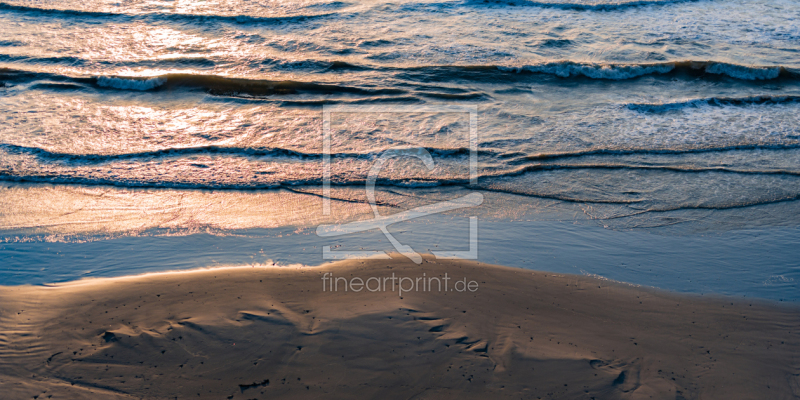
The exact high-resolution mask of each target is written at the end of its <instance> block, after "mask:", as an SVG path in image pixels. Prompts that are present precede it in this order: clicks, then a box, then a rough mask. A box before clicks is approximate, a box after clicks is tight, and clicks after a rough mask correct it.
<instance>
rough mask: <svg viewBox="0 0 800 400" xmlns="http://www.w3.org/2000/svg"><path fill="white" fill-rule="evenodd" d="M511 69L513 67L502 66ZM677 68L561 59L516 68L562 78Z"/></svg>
mask: <svg viewBox="0 0 800 400" xmlns="http://www.w3.org/2000/svg"><path fill="white" fill-rule="evenodd" d="M501 69H504V70H511V69H512V68H501ZM673 69H675V65H674V64H670V63H665V64H652V65H614V64H580V63H575V62H571V61H560V62H552V63H544V64H538V65H526V66H523V67H518V68H516V70H517V71H523V70H524V71H530V72H541V73H546V74H553V75H556V76H560V77H562V78H568V77H570V76H581V75H582V76H585V77H588V78H592V79H612V80H622V79H631V78H635V77H638V76H643V75H650V74H655V73H658V74H664V73H667V72H670V71H672V70H673Z"/></svg>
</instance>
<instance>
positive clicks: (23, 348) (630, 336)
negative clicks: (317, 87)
mask: <svg viewBox="0 0 800 400" xmlns="http://www.w3.org/2000/svg"><path fill="white" fill-rule="evenodd" d="M326 273H328V274H329V275H327V276H330V274H331V273H332V274H333V276H334V277H341V278H346V279H352V278H355V277H360V278H362V279H363V280H364V281H366V280H367V279H368V278H369V277H378V278H381V279H383V278H388V277H391V276H392V274H394V275H395V277H411V278H416V277H422V276H423V274H425V275H424V276H425V277H426V278H430V277H439V278H440V279H441V278H442V277H443V276H444V274H445V273H447V274H448V276H449V277H450V278H451V279H450V280H449V281H448V283H449V285H450V286H448V288H449V289H451V290H450V291H448V292H442V291H439V290H436V289H438V288H437V286H438V285H437V284H436V283H435V281H430V282H432V283H433V289H434V290H428V291H410V292H407V293H404V294H403V295H402V296H400V295H399V294H398V291H397V290H395V291H392V290H389V289H390V286H389V285H391V283H389V285H387V287H386V288H387V290H386V291H375V292H371V291H369V290H367V289H362V290H361V291H360V292H352V291H344V290H343V287H344V286H343V284H342V283H341V281H340V285H341V286H339V288H338V291H331V290H330V289H331V287H330V282H331V281H330V280H327V281H326V283H327V286H326V288H325V289H326V290H324V291H323V279H322V278H323V276H325V274H326ZM463 278H467V281H468V282H471V281H474V282H475V284H474V285H477V289H476V290H475V291H474V292H473V291H470V290H464V291H461V292H458V291H453V289H454V287H453V286H452V285H454V284H455V282H456V281H458V280H461V279H463ZM350 282H353V281H350ZM375 282H376V281H374V280H373V281H372V283H373V284H372V286H371V288H372V289H374V288H375V287H376V286H375V285H374V283H375ZM384 282H391V281H390V280H389V281H386V280H384ZM474 285H473V286H471V288H473V289H475V288H476V287H475V286H474ZM357 287H358V286H357ZM395 289H396V288H395ZM462 289H463V288H462ZM0 391H1V393H3V395H2V396H0V397H2V398H4V399H31V398H38V399H43V398H53V399H57V398H62V399H63V398H69V399H76V398H87V399H94V398H96V399H114V398H119V399H129V398H131V399H139V398H147V399H174V398H178V399H184V398H201V399H226V398H227V399H254V398H255V399H267V398H392V399H393V398H403V399H409V398H414V399H423V398H533V399H536V398H542V399H547V398H554V399H555V398H558V399H562V398H567V399H591V398H595V399H615V398H620V399H650V398H653V399H734V398H735V399H765V398H769V399H795V398H798V396H800V309H798V308H797V306H790V305H782V304H776V303H767V302H764V301H758V300H751V299H747V298H727V297H709V296H699V295H677V294H674V293H667V292H662V291H658V290H654V289H648V288H640V287H634V286H630V285H626V284H621V283H615V282H610V281H605V280H600V279H595V278H591V277H585V276H574V275H560V274H552V273H547V272H536V271H530V270H522V269H514V268H506V267H499V266H490V265H486V264H479V263H474V262H469V261H445V260H431V259H426V260H425V262H423V264H422V265H419V266H418V265H415V264H413V263H411V262H409V261H408V260H406V259H404V258H396V259H393V260H370V261H349V262H340V263H335V264H329V265H326V266H323V267H314V268H309V267H283V268H277V267H274V268H273V267H268V268H264V267H243V268H230V269H213V270H200V271H191V272H179V273H165V274H152V275H144V276H135V277H124V278H109V279H88V280H82V281H77V282H72V283H67V284H59V285H54V286H49V287H42V286H16V287H0ZM51 396H52V397H51Z"/></svg>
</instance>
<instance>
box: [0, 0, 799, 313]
mask: <svg viewBox="0 0 800 400" xmlns="http://www.w3.org/2000/svg"><path fill="white" fill-rule="evenodd" d="M798 21H800V5H798V4H797V3H796V2H793V1H782V0H771V1H766V0H732V1H722V0H708V1H706V0H701V1H663V0H662V1H656V0H654V1H648V0H645V1H628V2H625V1H548V2H537V1H473V0H461V1H374V2H343V1H333V2H331V1H296V2H284V1H260V2H238V1H206V2H186V1H120V2H111V1H89V2H85V1H81V2H77V1H48V2H43V1H6V2H2V3H0V38H1V39H0V82H2V84H1V85H0V110H2V118H1V119H0V179H2V180H3V181H4V184H3V185H0V186H2V187H0V192H2V198H1V199H0V204H1V205H2V210H0V237H2V239H3V241H4V243H5V244H4V247H3V249H2V250H0V257H2V259H3V263H4V264H6V265H7V266H5V268H6V269H7V270H8V271H14V272H13V273H10V272H9V273H6V274H4V275H3V276H4V277H3V278H1V279H2V280H3V283H9V284H12V283H13V284H19V283H42V282H49V281H60V280H65V279H76V278H78V277H82V276H95V275H97V276H99V275H104V274H107V273H106V272H101V271H107V272H108V271H113V272H108V273H110V274H114V275H120V274H127V273H139V272H142V271H151V270H153V269H158V268H163V269H170V268H173V267H174V268H188V267H197V266H207V265H216V264H215V263H218V264H229V263H239V262H247V260H246V259H244V258H243V256H242V254H245V253H247V254H250V253H252V251H251V250H242V251H243V253H242V254H238V255H237V253H236V251H233V250H230V249H239V248H240V247H239V246H240V245H238V244H236V245H234V244H230V243H232V242H230V241H231V240H234V239H230V238H233V237H239V235H244V236H246V237H257V238H261V237H273V236H275V235H276V234H277V233H276V232H283V231H284V230H285V231H287V232H293V231H294V230H297V229H299V230H304V229H305V230H309V229H312V228H313V227H314V226H316V225H317V224H320V223H331V222H346V221H351V220H354V219H363V218H369V217H370V216H371V215H372V210H371V209H370V208H369V206H368V204H367V203H366V198H365V197H364V193H363V185H364V184H365V183H367V181H368V173H369V171H370V168H371V167H372V166H373V165H374V163H375V162H376V160H377V159H378V158H379V157H380V156H381V154H382V153H383V152H384V151H385V150H386V149H388V148H390V147H395V146H405V147H422V148H424V149H426V150H427V152H428V153H429V154H430V155H431V156H432V158H433V160H434V161H435V166H434V168H432V169H428V168H425V167H423V166H422V164H421V163H420V162H419V161H418V160H414V159H410V158H402V157H401V158H392V159H390V160H388V161H387V163H386V165H385V166H384V168H383V169H382V170H381V171H380V175H379V177H378V179H377V184H378V195H377V199H378V201H379V203H380V204H381V210H382V212H384V213H392V212H397V211H399V210H403V209H409V208H412V207H417V206H422V205H425V204H430V203H431V202H434V201H441V200H447V199H450V198H452V197H454V196H455V195H457V194H459V193H461V192H466V191H480V192H481V193H483V194H484V196H485V198H486V202H485V203H484V204H483V205H482V206H481V207H480V209H479V210H475V211H474V213H472V214H470V213H466V214H458V213H456V214H457V215H460V216H462V217H463V216H465V215H478V216H479V218H480V219H481V220H483V221H487V223H488V224H489V225H486V226H487V227H486V228H481V235H482V236H481V241H480V244H481V247H480V254H481V256H480V257H481V259H482V260H485V261H492V262H499V263H505V264H509V265H518V266H527V267H532V268H537V269H545V270H552V271H560V272H576V273H581V271H588V272H587V273H596V274H600V275H603V276H608V277H610V278H611V279H619V280H624V281H628V282H633V283H641V284H646V285H653V286H659V287H664V288H669V289H675V290H684V289H682V286H681V285H682V284H679V283H678V282H682V281H681V279H683V278H679V277H678V276H683V275H675V274H673V275H670V274H666V275H664V274H661V275H657V276H659V278H653V276H656V275H652V274H650V275H649V274H648V273H646V272H643V271H639V270H635V269H634V270H631V269H625V268H622V267H619V266H616V267H611V265H617V264H620V265H621V264H622V263H625V264H626V265H634V264H636V265H638V264H640V263H649V264H653V265H654V268H656V269H659V268H660V267H656V266H655V265H656V264H658V261H657V260H656V259H655V258H653V257H656V256H657V255H658V254H662V255H664V256H665V257H670V258H672V261H670V262H671V264H669V265H672V266H671V267H668V269H672V270H680V271H684V270H688V269H691V270H692V271H693V272H692V273H693V274H695V275H692V276H694V277H695V278H693V279H694V282H699V281H701V282H706V283H703V284H702V285H699V286H698V285H694V286H693V285H686V286H685V287H687V288H689V289H686V290H688V291H693V292H719V293H727V294H735V295H757V296H763V297H769V298H776V299H780V298H792V299H794V298H797V295H796V294H793V291H796V288H795V287H794V286H793V285H794V284H793V283H790V282H793V280H794V279H795V278H796V279H800V275H799V274H800V270H798V267H797V265H796V262H794V261H793V260H795V259H796V258H797V257H796V256H797V251H796V250H793V247H792V246H791V243H793V242H792V240H793V238H796V233H795V231H794V230H793V229H795V228H796V227H797V226H798V215H800V213H798V212H797V211H798V210H797V205H796V203H797V200H798V198H800V167H798V165H800V164H799V163H798V161H800V128H798V126H800V125H799V124H798V122H800V121H799V119H800V112H798V111H800V101H799V100H800V57H798V54H800V24H798ZM395 105H402V106H404V107H408V106H439V105H450V106H454V105H455V106H466V107H473V106H474V107H475V108H476V110H477V125H476V128H477V130H476V132H477V134H478V140H477V143H476V148H475V150H476V151H477V157H478V162H479V164H478V167H477V170H476V172H477V175H478V178H477V182H471V180H470V166H469V160H470V150H469V146H470V142H469V133H470V117H469V115H468V114H465V113H463V112H462V113H458V112H442V113H438V112H429V111H419V112H404V113H396V112H334V113H331V114H330V120H329V127H330V134H331V148H330V150H331V153H332V155H331V157H330V162H331V164H330V171H331V176H330V178H331V185H332V186H333V189H332V195H333V197H334V199H335V201H334V209H333V213H332V214H331V215H329V216H325V215H321V210H322V202H321V200H320V196H321V195H322V194H324V191H323V183H324V169H323V162H324V160H325V156H324V152H325V148H324V146H323V140H322V137H323V131H324V128H325V126H324V123H323V121H324V118H323V106H325V107H330V106H348V107H364V108H359V109H358V110H365V111H367V110H369V109H368V107H387V106H395ZM382 110H383V111H385V110H386V109H385V108H383V109H382ZM543 215H547V217H546V218H545V217H542V216H543ZM524 221H539V222H541V221H559V222H558V223H560V224H565V225H563V226H565V227H566V226H569V227H570V229H571V230H575V232H574V234H570V235H565V236H563V238H564V239H563V240H564V242H563V246H561V247H560V248H559V249H557V250H553V251H554V252H555V253H557V254H560V255H561V256H563V257H566V259H570V260H572V259H574V257H578V258H580V257H584V258H580V259H581V260H586V261H587V262H582V264H591V263H589V262H588V260H590V259H591V257H590V256H575V255H573V250H571V249H573V247H574V246H578V247H582V246H589V245H590V243H594V242H598V243H606V244H605V245H603V246H599V247H594V249H595V250H592V251H589V252H587V253H586V254H593V253H592V252H596V254H597V257H598V259H603V256H601V255H600V254H606V253H608V252H611V251H612V250H611V249H610V248H606V247H604V246H611V247H615V246H616V247H620V246H621V248H623V250H621V251H620V252H618V253H615V254H614V256H613V257H612V256H610V255H609V256H608V257H610V258H608V260H609V261H608V262H607V263H606V264H604V265H607V267H600V266H597V267H596V268H592V267H591V266H587V267H586V268H583V267H581V268H578V269H577V270H575V271H572V270H570V269H569V268H572V267H565V265H566V264H569V262H566V264H563V265H562V264H558V263H537V264H536V265H532V266H529V265H525V262H523V261H520V260H525V259H533V258H536V257H540V256H541V255H540V254H539V250H537V249H536V247H535V246H534V247H528V246H527V245H526V244H525V243H528V242H527V239H526V238H527V233H524V232H528V231H527V230H526V229H528V230H531V229H532V230H533V231H537V232H539V231H546V230H548V229H550V230H552V231H553V232H556V231H558V230H559V229H561V228H559V227H560V226H562V225H558V224H556V225H547V224H545V225H537V223H534V222H524ZM523 222H524V223H523ZM548 223H549V222H548ZM574 223H577V225H573V224H574ZM508 224H510V225H508ZM531 224H533V225H531ZM422 225H425V224H422ZM434 225H435V224H434ZM488 226H491V227H492V228H488ZM500 227H503V228H502V229H501V228H500ZM544 227H546V228H544ZM516 229H521V231H520V232H521V233H519V235H517V236H514V235H509V234H504V233H503V232H509V231H511V232H513V231H515V230H516ZM564 229H566V228H564ZM263 230H267V231H269V232H271V233H264V232H262V231H263ZM583 230H586V231H585V233H582V232H583ZM254 232H259V233H254ZM571 232H572V231H571ZM753 232H758V233H753ZM192 235H210V236H209V237H206V238H204V239H197V236H192ZM277 235H282V234H277ZM419 235H420V236H419V237H418V238H414V237H410V236H406V237H404V239H403V240H405V241H406V242H408V243H409V244H411V245H412V247H413V246H417V247H419V246H421V245H424V244H425V243H428V242H430V240H432V239H431V238H432V237H436V236H437V235H440V234H437V233H435V232H429V233H427V234H425V233H419ZM702 235H710V236H702ZM750 235H756V236H757V237H759V238H763V237H769V238H771V239H770V241H771V242H772V241H774V242H779V243H787V244H786V245H778V246H777V247H774V248H772V247H770V246H766V245H758V246H757V247H758V248H770V250H769V251H762V250H747V251H744V252H743V253H736V254H739V257H738V258H735V257H734V258H730V257H729V256H728V255H727V254H729V253H730V252H729V251H728V250H725V248H726V247H725V246H729V244H728V243H739V244H741V245H742V246H743V247H734V248H741V249H753V247H752V246H747V245H745V244H746V243H748V240H750V239H747V238H749V237H751V236H750ZM290 236H291V237H293V238H296V236H292V235H290ZM180 237H185V238H186V239H185V240H188V241H189V242H187V243H190V244H185V246H188V248H197V247H196V246H201V247H202V245H201V243H204V241H206V240H211V241H213V240H215V239H213V238H218V239H217V240H220V242H219V243H226V244H225V245H224V246H223V250H221V251H220V252H219V253H215V254H217V257H216V258H203V257H201V256H197V257H194V256H193V255H192V252H188V251H183V250H180V249H179V248H176V249H175V252H176V253H175V254H181V257H185V258H186V260H187V261H186V262H178V261H176V262H174V263H173V262H163V263H162V264H159V263H158V262H157V259H156V258H151V259H150V261H147V262H144V261H142V262H141V263H138V261H137V260H138V259H137V258H136V257H134V258H130V259H128V257H127V256H124V255H122V254H125V253H124V251H123V250H115V249H117V247H115V246H118V244H119V243H129V244H126V245H119V246H123V247H124V246H131V247H130V248H131V249H137V250H136V252H145V253H146V252H148V251H153V254H162V253H158V252H156V251H155V250H154V249H156V248H158V246H166V247H165V248H169V247H170V246H178V247H180V246H184V244H180V245H179V244H178V243H184V242H181V240H184V239H176V238H180ZM698 237H703V238H706V239H702V240H708V241H710V242H709V244H708V246H692V245H691V244H692V243H695V242H696V239H697V238H698ZM711 237H713V238H716V239H708V238H711ZM158 238H163V239H158ZM515 238H516V239H515ZM623 238H624V239H623ZM281 239H283V240H280V241H277V242H269V241H267V242H265V243H271V244H269V245H264V246H263V249H264V255H263V257H262V258H264V259H273V260H279V261H280V262H281V263H295V262H302V263H308V264H318V263H320V262H322V259H321V254H320V253H319V252H314V251H311V252H309V253H308V254H306V253H303V252H302V251H300V252H299V253H301V254H295V256H293V257H289V256H285V257H284V256H279V254H284V253H282V252H284V250H285V249H294V250H297V249H298V247H297V246H298V245H297V243H296V242H294V240H295V239H287V237H286V236H284V237H282V238H281ZM162 240H163V241H162ZM236 240H244V239H236ZM236 240H234V241H236ZM254 240H255V239H254ZM259 240H260V239H259ZM264 240H266V239H264ZM320 240H323V239H321V238H315V239H314V240H311V241H310V242H309V243H315V244H312V245H311V246H312V248H313V246H314V245H316V244H319V243H322V242H319V243H318V242H317V241H320ZM354 240H355V241H356V242H358V241H359V240H362V239H359V238H358V237H356V238H355V239H354ZM364 240H366V239H364ZM509 240H510V241H512V242H513V241H514V240H517V241H518V243H519V244H518V245H516V247H515V246H514V245H511V246H507V247H504V245H503V243H506V242H508V241H509ZM617 240H621V241H622V242H620V243H621V244H613V243H615V241H617ZM702 240H701V241H702ZM606 241H607V242H606ZM106 242H107V243H106ZM301 242H302V241H301ZM711 242H713V243H711ZM102 243H106V244H102ZM237 243H239V242H237ZM241 243H242V244H241V246H245V243H249V242H247V241H245V242H241ZM302 243H304V242H302ZM383 243H384V244H385V241H384V242H383ZM648 243H661V244H660V245H662V246H667V248H668V249H670V251H672V252H673V253H669V254H666V253H659V252H648V251H646V250H643V247H642V246H646V245H648ZM50 245H52V246H55V247H57V248H59V249H61V250H59V251H62V252H63V253H64V254H70V256H69V257H72V258H68V259H69V260H72V261H69V262H67V261H64V264H63V266H62V267H55V264H52V263H55V261H52V259H50V258H47V257H44V256H42V257H39V256H38V255H39V254H40V253H41V254H47V251H46V250H44V249H46V248H47V246H50ZM106 245H107V246H109V247H103V246H106ZM22 246H29V247H22ZM98 246H99V247H98ZM225 246H231V247H230V248H229V249H228V250H225V249H224V248H225ZM247 246H250V244H247V245H246V246H245V247H247ZM252 246H255V247H253V248H256V247H259V246H257V245H256V244H255V242H254V243H253V244H252ZM765 246H766V247H765ZM556 247H558V246H556ZM101 248H103V249H105V250H100V249H101ZM247 248H248V249H250V247H247ZM509 248H510V249H514V248H521V249H524V251H523V250H516V252H513V251H512V252H509V250H508V249H509ZM590 248H591V247H590ZM24 249H28V250H24ZM300 249H302V247H300ZM260 250H261V247H259V251H260ZM97 251H110V252H117V251H121V252H122V253H120V254H121V255H120V257H121V259H122V260H124V262H120V263H118V264H114V263H113V262H112V261H100V260H96V262H97V265H95V266H94V267H92V266H89V265H88V264H86V262H78V261H75V260H77V259H78V258H75V257H78V255H80V254H86V255H87V256H88V257H89V258H87V259H92V257H91V255H92V254H94V252H97ZM237 251H238V250H237ZM20 252H22V253H20ZM20 254H25V256H24V257H22V256H20ZM203 254H205V253H203ZM286 254H294V253H286ZM492 254H501V255H503V254H506V255H503V256H501V257H499V258H498V257H495V256H492ZM510 254H514V255H510ZM756 255H760V256H756ZM162 256H163V254H162ZM762 256H763V257H768V258H769V259H770V260H771V261H769V262H767V261H765V260H764V259H762V258H759V257H762ZM20 257H22V258H20ZM131 257H132V256H131ZM570 257H573V258H570ZM770 257H771V258H770ZM737 259H738V260H741V261H740V262H741V263H746V264H747V265H740V266H738V267H737V268H741V269H742V270H743V271H750V272H747V273H745V275H742V276H743V277H741V279H740V277H738V275H736V274H735V273H734V272H730V271H731V265H733V264H735V262H734V261H732V260H737ZM20 260H21V261H20ZM37 260H38V261H37ZM46 260H50V261H46ZM64 260H67V259H64ZM677 260H680V263H681V265H684V266H686V267H680V268H679V267H675V266H674V265H676V264H675V263H677V262H678V261H677ZM699 260H703V262H700V261H699ZM726 260H727V261H726ZM51 261H52V262H51ZM576 262H577V261H576ZM27 264H30V265H27ZM159 265H161V266H160V267H159ZM690 265H691V266H692V267H691V268H690V267H688V266H690ZM42 268H44V269H42ZM663 268H667V267H663ZM663 268H662V269H663ZM734 270H738V269H736V268H734ZM85 271H90V272H88V273H87V272H85ZM625 271H629V272H625ZM630 271H634V272H630ZM773 276H775V277H778V278H774V279H778V280H781V279H785V282H784V281H781V282H783V283H781V284H780V285H767V286H771V289H769V290H766V289H765V290H762V286H764V285H763V283H764V282H771V279H772V280H774V279H773V278H771V277H773ZM718 277H725V278H718ZM781 277H782V278H781ZM734 282H739V283H734ZM743 282H745V283H743ZM759 285H761V286H759ZM781 285H783V286H781ZM775 287H779V289H775Z"/></svg>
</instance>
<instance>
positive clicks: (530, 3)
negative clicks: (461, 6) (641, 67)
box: [468, 0, 699, 11]
mask: <svg viewBox="0 0 800 400" xmlns="http://www.w3.org/2000/svg"><path fill="white" fill-rule="evenodd" d="M697 1H699V0H630V1H583V2H569V1H563V2H562V1H536V0H490V1H488V3H490V4H497V3H500V4H506V5H514V6H523V7H526V6H527V7H543V8H560V9H564V10H576V11H613V10H625V9H628V8H634V7H645V6H665V5H672V4H677V3H690V2H697ZM468 3H477V4H485V3H487V1H486V0H468Z"/></svg>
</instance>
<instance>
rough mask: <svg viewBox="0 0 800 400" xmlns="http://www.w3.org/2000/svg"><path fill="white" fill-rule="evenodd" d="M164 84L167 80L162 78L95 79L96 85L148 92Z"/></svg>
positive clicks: (108, 77)
mask: <svg viewBox="0 0 800 400" xmlns="http://www.w3.org/2000/svg"><path fill="white" fill-rule="evenodd" d="M166 82H167V79H166V78H163V77H157V78H150V79H136V78H117V77H113V76H101V77H99V78H97V84H98V85H100V86H103V87H110V88H114V89H133V90H150V89H155V88H157V87H159V86H161V85H163V84H165V83H166Z"/></svg>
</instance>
